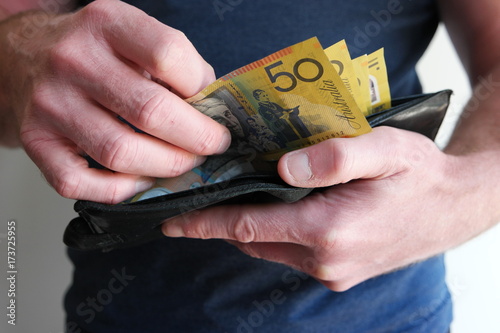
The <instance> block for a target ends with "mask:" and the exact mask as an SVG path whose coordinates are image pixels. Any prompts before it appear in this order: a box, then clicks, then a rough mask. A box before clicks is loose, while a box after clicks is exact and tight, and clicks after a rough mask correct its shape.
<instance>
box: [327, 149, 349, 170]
mask: <svg viewBox="0 0 500 333" xmlns="http://www.w3.org/2000/svg"><path fill="white" fill-rule="evenodd" d="M327 142H328V144H329V151H330V153H331V154H332V155H333V156H334V158H333V160H332V165H331V174H333V175H336V174H343V173H345V170H350V169H351V168H352V160H351V158H350V155H349V149H348V147H347V144H346V141H344V140H328V141H327Z"/></svg>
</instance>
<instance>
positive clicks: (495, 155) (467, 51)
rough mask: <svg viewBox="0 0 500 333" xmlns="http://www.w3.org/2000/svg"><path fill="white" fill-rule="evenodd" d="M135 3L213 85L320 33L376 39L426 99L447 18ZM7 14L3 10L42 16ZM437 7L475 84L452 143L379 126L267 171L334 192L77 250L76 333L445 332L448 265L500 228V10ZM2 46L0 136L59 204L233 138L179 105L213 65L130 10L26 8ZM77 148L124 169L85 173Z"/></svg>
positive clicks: (111, 194)
mask: <svg viewBox="0 0 500 333" xmlns="http://www.w3.org/2000/svg"><path fill="white" fill-rule="evenodd" d="M129 2H130V3H131V4H135V5H141V6H142V7H141V8H142V9H143V10H144V11H146V12H149V13H153V12H155V13H157V15H158V17H159V18H160V19H161V20H162V21H164V22H166V23H168V24H169V25H172V26H174V27H176V28H179V29H180V30H182V31H185V32H186V34H187V35H188V36H189V39H191V40H192V41H193V43H194V44H195V45H196V48H197V49H198V50H200V52H201V53H202V55H203V57H204V58H206V59H207V60H208V61H209V63H213V64H216V63H217V70H218V74H219V75H222V74H225V73H227V72H229V71H231V70H233V69H235V68H237V67H238V66H241V65H244V64H246V63H249V62H251V61H253V60H256V59H258V58H259V57H263V56H265V55H267V54H269V53H271V52H272V51H275V50H277V49H279V48H280V47H284V46H288V45H291V44H293V43H294V42H298V41H300V40H304V39H306V38H308V37H310V36H311V35H312V34H316V35H318V37H319V39H320V40H321V41H323V42H324V43H325V45H329V44H333V43H334V42H336V41H337V40H339V39H342V38H346V40H347V41H348V44H350V45H352V46H354V47H353V48H351V50H354V51H353V53H355V55H358V54H361V53H363V52H367V51H372V50H373V49H376V48H378V47H380V46H384V47H386V54H389V55H390V58H389V59H388V64H389V75H390V77H391V78H392V79H391V87H392V92H393V96H402V95H409V94H411V93H416V92H418V90H419V84H418V80H417V78H416V75H415V72H414V64H415V62H416V61H417V59H418V57H419V55H420V54H422V52H423V51H424V49H425V47H426V45H427V43H428V41H429V40H430V39H431V37H432V34H433V31H434V29H435V27H436V25H437V19H438V17H437V15H438V8H437V7H436V3H435V2H434V1H431V0H428V1H419V2H416V1H409V0H408V1H386V0H384V1H382V0H370V1H357V2H346V1H315V2H309V3H307V4H304V3H302V2H299V1H288V2H286V5H287V6H288V7H287V10H286V13H284V11H283V10H282V9H283V8H282V3H281V2H279V1H266V2H257V1H253V2H245V1H242V2H235V1H233V2H224V1H216V2H213V3H211V2H203V1H201V2H199V3H196V5H194V4H193V3H191V2H186V1H180V0H179V1H166V2H156V1H155V2H144V3H140V1H129ZM1 3H2V5H3V7H4V12H5V13H6V14H5V16H6V15H9V14H10V13H13V12H15V11H18V10H20V9H28V8H33V7H36V2H34V3H31V2H29V1H26V2H25V3H24V4H26V5H27V6H26V7H24V8H19V7H15V6H17V5H18V4H20V2H16V3H15V5H12V4H10V3H9V2H7V1H3V2H1ZM438 6H439V13H440V15H441V17H442V19H443V20H444V22H445V23H446V24H447V27H448V29H449V31H450V33H451V35H452V38H453V40H454V41H455V44H456V46H457V49H458V51H459V53H460V55H461V57H462V59H463V62H464V65H465V67H466V69H467V71H468V73H469V76H470V80H471V83H472V85H473V86H474V88H475V98H473V99H471V102H470V103H469V104H468V106H467V107H466V108H465V110H464V116H463V117H462V120H461V122H460V124H459V126H458V127H457V129H456V131H455V134H454V136H453V137H452V140H451V142H450V144H449V145H448V147H447V148H446V149H445V151H444V152H441V151H439V150H438V149H437V148H436V147H435V146H434V145H433V144H432V143H431V142H430V141H429V140H427V139H425V138H424V137H422V136H421V135H418V134H415V133H409V132H406V131H402V130H397V129H392V128H383V127H382V128H377V129H375V130H374V131H373V132H372V133H369V134H366V135H363V136H360V137H356V138H349V139H333V140H328V141H325V142H322V143H320V144H317V145H315V146H312V147H308V148H305V149H302V150H299V151H294V152H290V153H288V154H286V155H285V156H283V158H282V159H281V160H280V162H279V165H278V171H279V173H280V175H281V177H282V178H283V179H284V180H285V181H287V182H288V183H290V184H291V185H295V186H303V187H320V186H329V185H334V184H337V185H336V186H334V187H332V188H330V189H328V190H326V191H324V192H322V193H321V194H320V195H315V196H310V197H307V198H305V199H304V200H301V201H299V202H297V203H295V204H268V205H259V206H250V205H239V206H231V207H216V208H210V209H206V210H203V211H200V212H196V213H195V214H190V215H187V216H183V217H180V218H177V219H173V220H171V221H168V222H167V223H165V225H164V229H163V230H164V233H165V234H166V235H168V236H170V238H166V239H165V240H162V241H158V242H153V243H150V244H146V245H144V246H139V247H136V248H133V249H129V250H123V251H113V252H111V253H105V254H102V253H92V252H89V253H79V252H75V251H70V257H71V259H72V260H73V261H74V263H75V281H74V284H73V286H72V288H71V289H70V290H69V292H68V295H67V297H66V310H67V312H68V331H70V332H71V331H72V332H113V331H115V332H155V331H156V332H165V331H169V332H170V331H179V332H224V331H227V332H234V331H236V332H257V331H264V332H277V331H286V332H308V331H310V332H403V331H404V332H422V331H425V332H447V331H448V329H449V324H450V321H451V304H450V298H449V293H448V292H447V290H446V287H445V284H444V270H443V262H442V256H440V255H439V254H440V253H442V252H444V251H446V250H448V249H450V248H452V247H455V246H457V245H459V244H462V243H464V242H466V241H467V240H469V239H470V238H472V237H474V236H476V235H478V234H480V233H481V232H483V231H485V230H487V229H488V228H490V227H491V226H493V225H494V224H495V223H497V222H498V221H499V220H500V208H499V206H498V202H499V199H500V187H499V186H497V184H496V183H497V180H498V179H499V176H500V168H499V167H498V165H500V135H499V131H498V128H499V126H500V112H499V111H498V105H500V94H498V90H499V89H500V88H499V87H498V82H500V42H499V41H498V40H497V38H496V37H495V36H496V35H497V31H498V29H499V28H500V27H499V23H498V20H497V18H498V15H499V14H500V3H499V2H498V1H495V0H481V1H475V2H471V1H467V0H442V1H438ZM261 7H262V8H261ZM264 7H265V10H264ZM207 13H212V14H213V15H207ZM255 13H258V15H256V14H255ZM278 13H279V14H278ZM35 22H36V23H38V25H37V26H34V27H36V28H37V29H31V30H30V29H28V28H29V27H32V26H30V23H31V24H32V25H34V24H35ZM40 22H46V24H40ZM0 36H1V37H0V40H1V41H2V48H0V50H1V51H0V64H1V66H0V77H1V78H2V80H1V81H0V82H2V86H1V90H0V101H1V102H2V103H1V104H0V105H2V109H1V112H0V124H1V128H2V130H1V131H0V135H1V140H2V142H3V143H4V144H9V145H13V146H14V145H20V144H21V143H22V145H23V147H24V149H25V150H26V151H27V153H28V154H29V155H30V157H31V158H32V159H33V160H34V161H35V163H37V165H38V166H39V168H40V169H41V170H42V172H43V173H44V175H45V177H46V178H47V179H48V181H49V182H50V183H51V184H52V185H53V186H54V187H55V188H56V190H57V191H58V192H59V193H60V194H61V195H63V196H66V197H71V198H75V199H77V198H78V199H92V200H95V201H102V202H108V203H116V202H119V201H121V200H123V199H125V198H127V197H129V196H131V195H132V194H134V193H135V192H136V191H139V190H140V189H143V188H145V187H148V186H149V185H150V181H151V180H150V178H148V177H171V176H174V175H177V174H180V173H182V172H184V171H187V170H189V169H190V168H192V167H193V166H194V165H197V164H199V163H201V161H203V157H199V156H200V155H210V154H216V153H221V152H223V151H224V150H225V149H226V148H227V146H228V145H229V135H228V132H227V131H226V130H225V129H224V128H223V127H222V126H220V125H219V124H217V123H216V122H214V121H212V120H211V119H209V118H208V117H205V116H203V115H201V114H200V113H197V111H196V110H194V109H192V108H191V107H189V106H188V105H187V104H185V103H183V102H182V99H181V98H180V97H178V96H179V95H180V96H181V97H188V96H191V95H194V94H195V93H196V92H197V91H199V90H200V89H202V88H203V87H204V86H205V85H207V84H208V83H210V82H211V81H212V80H213V79H214V75H213V72H212V70H211V68H210V66H209V65H207V63H206V62H205V61H204V60H202V58H201V57H200V55H199V54H198V52H197V51H196V50H195V48H194V47H193V46H192V44H191V43H189V42H188V41H187V39H186V38H185V37H184V35H182V34H181V33H179V32H178V31H176V30H174V29H172V28H169V27H168V26H165V25H162V24H160V23H159V22H158V21H156V20H154V19H152V18H150V17H148V16H147V15H146V14H144V13H143V12H141V11H139V10H137V9H135V8H134V7H132V6H129V5H127V4H125V3H122V2H118V1H115V0H101V1H96V2H95V3H92V4H90V5H88V6H87V7H86V8H84V9H83V10H81V11H78V12H76V13H70V14H60V15H56V14H53V15H50V16H47V14H46V13H44V12H25V13H21V14H19V15H18V16H13V17H11V18H10V19H8V20H6V21H4V22H2V24H1V25H0ZM35 60H36V61H35ZM13 74H16V75H13ZM151 77H152V78H157V79H159V80H161V81H162V82H164V85H165V86H167V87H169V88H171V89H170V90H167V89H165V88H164V87H163V86H161V85H158V84H156V83H155V81H153V80H150V78H151ZM117 115H120V116H121V117H123V118H124V119H126V120H127V121H129V122H130V123H132V124H133V125H135V126H137V127H138V128H140V129H142V130H144V131H145V132H147V133H149V134H150V135H140V134H136V133H133V132H132V131H131V130H129V129H128V127H126V126H125V125H123V124H122V123H121V122H120V121H117V119H116V116H117ZM85 154H88V155H90V156H91V157H93V158H94V159H96V160H97V161H99V162H100V163H101V164H103V165H105V166H107V167H108V168H109V169H111V170H114V171H115V172H111V171H96V170H91V169H88V168H87V165H86V163H85V162H84V159H83V157H81V155H85ZM415 156H416V157H417V158H415ZM367 162H369V163H367ZM140 175H141V176H140ZM144 175H145V176H147V177H146V178H144V177H143V176H144ZM175 237H182V238H178V239H177V238H175ZM190 238H193V239H190ZM195 238H202V239H211V240H198V239H195ZM215 239H223V240H227V242H225V241H221V240H215ZM238 249H239V250H241V251H242V252H243V253H247V254H249V255H250V256H253V257H257V258H263V259H266V260H259V259H254V258H250V257H249V256H246V255H244V254H243V253H242V252H240V251H238ZM428 258H431V259H428ZM280 263H282V264H285V265H281V264H280ZM113 267H127V268H128V269H127V271H126V273H127V274H128V275H127V274H125V273H124V274H122V276H121V278H122V280H124V281H125V282H127V286H126V287H124V288H123V290H121V292H120V293H119V294H116V295H114V297H113V300H112V302H100V303H99V302H98V300H99V297H97V298H96V295H102V292H101V291H102V290H106V288H109V287H108V281H102V280H103V278H101V277H99V274H100V272H102V271H107V272H109V271H111V269H112V268H113ZM290 267H293V268H297V270H292V269H291V268H290ZM301 272H305V273H307V274H308V275H306V274H303V273H301ZM129 276H134V279H133V281H129V280H127V277H129ZM130 279H131V278H130ZM87 299H91V300H94V301H93V303H92V304H90V305H89V307H88V308H85V307H83V308H82V307H81V306H80V304H82V302H83V301H84V300H87ZM95 299H97V301H95ZM104 303H106V304H104Z"/></svg>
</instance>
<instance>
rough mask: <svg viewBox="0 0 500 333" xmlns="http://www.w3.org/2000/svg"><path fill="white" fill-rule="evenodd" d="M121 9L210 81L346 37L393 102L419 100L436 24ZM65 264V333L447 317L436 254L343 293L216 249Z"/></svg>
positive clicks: (246, 7) (364, 13)
mask: <svg viewBox="0 0 500 333" xmlns="http://www.w3.org/2000/svg"><path fill="white" fill-rule="evenodd" d="M128 2H129V3H131V4H133V5H135V6H137V7H139V8H141V9H143V10H144V11H145V12H147V13H149V14H151V15H153V16H155V17H157V18H158V19H159V20H161V21H162V22H164V23H166V24H168V25H170V26H173V27H175V28H177V29H179V30H181V31H183V32H184V33H185V34H186V35H187V36H188V38H189V39H190V40H191V41H192V42H193V44H194V46H195V47H196V48H197V49H198V50H199V52H200V53H201V55H202V56H203V57H204V58H205V59H206V60H207V61H208V62H209V63H210V64H211V65H212V66H214V68H215V70H216V73H217V76H221V75H223V74H226V73H228V72H230V71H232V70H234V69H236V68H238V67H240V66H243V65H246V64H248V63H250V62H252V61H255V60H258V59H260V58H262V57H264V56H267V55H268V54H270V53H272V52H274V51H277V50H279V49H281V48H283V47H286V46H289V45H292V44H294V43H297V42H300V41H302V40H305V39H308V38H310V37H312V36H317V37H318V38H319V39H320V41H321V42H322V43H323V46H325V47H326V46H329V45H331V44H333V43H335V42H337V41H339V40H341V39H346V41H347V43H348V45H349V48H350V51H351V53H352V56H353V57H356V56H358V55H361V54H365V53H370V52H372V51H375V50H376V49H378V48H380V47H384V48H385V54H386V61H387V64H388V71H389V78H390V84H391V92H392V95H393V96H394V97H397V96H404V95H410V94H416V93H419V92H420V90H421V87H420V84H419V81H418V78H417V76H416V73H415V64H416V62H417V61H418V59H419V58H420V56H421V55H422V53H423V52H424V50H425V49H426V47H427V45H428V43H429V41H430V39H431V38H432V35H433V33H434V31H435V29H436V26H437V24H438V21H439V17H438V12H437V8H436V4H435V1H432V0H421V1H412V0H401V1H399V0H359V1H345V0H343V1H340V0H328V1H327V0H321V1H319V0H316V1H307V2H306V1H298V0H290V1H277V0H266V1H264V0H255V1H248V0H247V1H244V0H214V1H187V0H173V1H168V0H163V1H161V0H149V1H139V0H138V1H128ZM222 222H223V221H222ZM394 223H398V221H394ZM387 246H390V244H387ZM69 256H70V258H71V260H72V261H73V263H74V266H75V272H74V281H73V284H72V286H71V288H70V289H69V290H68V293H67V295H66V299H65V308H66V311H67V321H68V323H67V332H70V333H76V332H81V333H84V332H93V333H97V332H106V333H113V332H127V333H134V332H141V333H142V332H238V333H251V332H297V333H299V332H300V333H305V332H342V333H350V332H353V333H354V332H411V333H413V332H426V333H433V332H436V333H445V332H447V331H448V329H449V325H450V322H451V317H452V314H451V313H452V310H451V301H450V295H449V292H448V290H447V287H446V284H445V281H444V276H445V270H444V263H443V257H442V256H438V257H435V258H432V259H430V260H427V261H425V262H421V263H417V264H414V265H412V266H410V267H408V268H405V269H402V270H399V271H397V272H393V273H390V274H386V275H383V276H379V277H376V278H373V279H370V280H368V281H365V282H363V283H361V284H359V285H358V286H356V287H353V288H351V289H350V290H348V291H346V292H342V293H338V292H333V291H331V290H329V289H327V288H325V287H324V286H323V285H321V284H320V283H318V282H317V281H316V280H314V279H313V278H311V277H309V276H307V275H305V274H303V273H300V272H298V271H295V270H293V269H291V268H289V267H286V266H284V265H281V264H276V263H271V262H268V261H265V260H259V259H254V258H250V257H248V256H247V255H245V254H243V253H241V252H240V251H239V250H238V249H236V248H235V247H233V246H231V245H229V244H228V243H226V242H224V241H221V240H191V239H169V238H165V239H162V240H159V241H155V242H151V243H148V244H145V245H142V246H138V247H134V248H130V249H124V250H116V251H112V252H108V253H100V252H80V251H74V250H69Z"/></svg>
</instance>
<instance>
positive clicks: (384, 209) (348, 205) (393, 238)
mask: <svg viewBox="0 0 500 333" xmlns="http://www.w3.org/2000/svg"><path fill="white" fill-rule="evenodd" d="M463 162H464V161H460V159H459V158H458V157H455V156H450V155H445V154H444V153H443V152H441V151H440V150H439V149H438V148H437V147H436V146H435V145H434V143H433V142H432V141H430V140H428V139H427V138H425V137H423V136H422V135H419V134H416V133H412V132H407V131H403V130H398V129H393V128H389V127H380V128H376V129H374V130H373V132H372V133H369V134H365V135H362V136H360V137H356V138H347V139H331V140H328V141H324V142H322V143H319V144H317V145H315V146H312V147H308V148H305V149H302V150H300V151H294V152H290V153H288V154H286V155H285V156H283V158H282V159H281V160H280V162H279V166H278V169H279V173H280V175H281V177H282V178H283V179H284V180H285V181H286V182H288V183H289V184H291V185H294V186H302V187H322V186H329V185H334V184H337V185H335V186H333V187H331V188H327V189H324V190H323V191H321V192H317V193H315V194H313V195H311V196H308V197H306V198H304V199H302V200H300V201H299V202H296V203H293V204H286V203H282V204H268V205H239V206H223V207H222V206H221V207H215V208H209V209H206V210H202V211H199V212H194V213H191V214H187V215H185V216H181V217H178V218H175V219H172V220H169V221H167V222H166V223H165V224H164V226H163V231H164V233H165V234H166V235H167V236H171V237H180V236H181V237H190V238H202V239H207V238H220V239H226V240H228V241H229V242H230V243H232V244H234V245H236V246H237V247H238V248H240V249H241V250H242V251H243V252H245V253H247V254H249V255H251V256H253V257H257V258H263V259H267V260H271V261H275V262H280V263H284V264H286V265H289V266H291V267H294V268H296V269H298V270H301V271H304V272H306V273H308V274H310V275H311V276H313V277H315V278H316V279H318V280H319V281H321V282H322V283H323V284H325V285H326V286H327V287H329V288H331V289H332V290H336V291H343V290H346V289H348V288H350V287H352V286H354V285H356V284H358V283H360V282H362V281H364V280H366V279H368V278H371V277H374V276H377V275H380V274H383V273H386V272H389V271H392V270H394V269H397V268H400V267H403V266H406V265H409V264H411V263H413V262H416V261H419V260H423V259H426V258H429V257H431V256H433V255H436V254H438V253H441V252H443V251H445V250H446V249H449V248H451V247H453V246H455V245H457V244H460V243H461V242H464V241H465V240H467V239H469V238H471V237H473V234H472V233H471V231H470V229H471V228H470V226H471V224H473V223H474V221H477V220H478V219H480V218H481V217H484V216H487V215H488V213H490V212H486V211H483V213H484V216H477V214H478V213H477V208H478V207H479V206H478V205H480V204H481V203H480V202H477V196H476V193H475V192H476V190H475V189H474V188H470V187H467V185H468V183H469V182H468V180H467V179H464V178H462V177H463V176H462V175H464V174H465V175H467V172H468V170H467V169H468V168H470V167H469V166H467V164H461V163H463ZM464 169H465V170H464ZM484 171H486V170H484ZM471 184H473V180H472V177H471ZM466 188H467V191H464V189H466ZM487 203H488V200H487V199H486V200H485V201H484V202H483V203H482V204H484V205H487ZM458 207H460V208H465V209H462V210H458V209H457V208H458ZM467 207H468V208H467ZM484 228H486V227H484ZM477 233H479V231H478V230H476V231H475V234H477Z"/></svg>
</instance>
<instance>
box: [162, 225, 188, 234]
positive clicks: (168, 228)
mask: <svg viewBox="0 0 500 333" xmlns="http://www.w3.org/2000/svg"><path fill="white" fill-rule="evenodd" d="M163 233H164V234H165V236H168V237H174V238H177V237H184V236H185V235H184V231H183V230H182V228H181V226H180V225H178V224H177V223H168V222H167V223H166V224H165V225H164V227H163Z"/></svg>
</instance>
